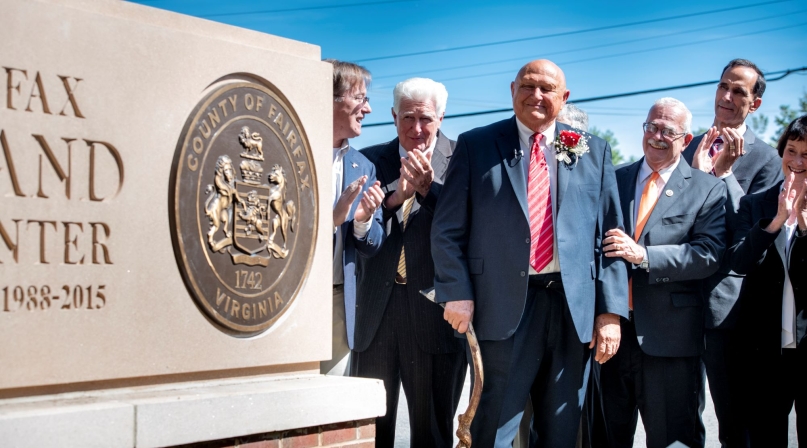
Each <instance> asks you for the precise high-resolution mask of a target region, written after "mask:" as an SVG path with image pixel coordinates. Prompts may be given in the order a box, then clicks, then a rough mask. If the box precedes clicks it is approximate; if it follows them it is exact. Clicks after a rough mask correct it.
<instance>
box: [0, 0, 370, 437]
mask: <svg viewBox="0 0 807 448" xmlns="http://www.w3.org/2000/svg"><path fill="white" fill-rule="evenodd" d="M0 10H2V11H3V14H2V15H1V16H0V42H2V45H1V46H0V76H2V77H3V78H4V79H3V82H2V83H0V87H2V88H1V89H0V362H2V365H3V368H2V374H1V375H0V445H3V446H5V445H6V444H5V443H3V440H4V438H5V441H6V442H8V441H9V440H13V441H15V443H14V444H13V446H17V445H19V444H20V443H22V442H21V441H25V440H27V441H29V442H30V441H31V440H34V439H30V437H33V436H32V435H30V434H29V435H28V436H27V437H29V438H25V437H22V436H20V433H19V431H18V430H17V429H15V428H25V424H26V423H24V422H26V421H27V422H29V423H30V422H31V421H32V420H30V418H34V417H31V415H34V416H36V415H38V414H37V412H43V413H45V414H47V415H50V417H49V418H50V419H49V420H48V421H49V422H53V421H59V420H58V418H57V419H56V420H53V418H54V417H53V416H54V415H61V416H63V417H64V418H68V419H69V418H77V417H75V416H76V415H83V417H80V418H79V420H81V421H82V422H83V423H84V424H89V425H90V426H91V427H93V424H94V423H97V422H98V421H96V420H93V417H90V415H94V414H92V412H94V411H97V406H101V407H102V408H104V409H107V408H109V409H114V410H118V411H121V412H122V414H120V415H118V414H115V413H114V412H113V411H111V410H110V411H109V412H106V414H105V415H106V416H107V417H108V418H112V417H109V416H111V415H118V417H115V418H117V420H115V421H117V422H118V423H120V421H123V422H124V424H123V426H122V427H121V428H122V429H121V428H118V427H117V426H114V425H112V426H110V425H111V423H109V421H107V420H103V419H102V420H103V421H104V422H105V425H100V424H98V425H96V426H98V427H105V428H110V427H114V428H118V429H120V431H122V432H123V433H126V432H127V431H129V429H131V428H129V426H128V425H129V421H130V420H131V426H132V428H136V430H134V431H132V432H129V433H128V435H127V434H124V436H120V434H118V432H114V431H113V432H114V434H115V436H114V437H123V439H121V440H123V442H121V443H117V442H116V443H112V442H110V441H111V440H113V439H114V437H113V439H103V440H105V441H106V442H109V443H111V445H107V444H106V443H99V445H101V446H112V445H121V446H126V445H132V446H134V445H138V446H158V445H170V444H179V443H191V442H196V441H201V440H210V439H211V438H226V437H235V436H245V435H249V434H256V433H261V432H269V431H279V430H285V429H293V428H303V427H308V426H314V425H321V424H329V423H335V422H340V421H346V420H360V419H366V418H372V417H375V416H376V415H377V414H378V412H377V411H378V409H382V411H381V412H383V395H384V393H383V386H380V383H378V382H366V381H365V382H363V381H362V380H358V379H346V378H345V379H325V378H323V377H321V376H319V375H318V369H319V361H321V360H325V359H329V358H330V356H331V353H330V350H331V343H330V337H331V297H330V296H331V283H332V282H331V274H330V273H331V271H332V269H331V263H332V249H331V244H332V234H331V229H332V225H331V222H330V221H331V213H329V212H326V213H323V212H322V211H328V210H330V207H331V204H330V198H331V192H330V191H329V188H330V187H329V185H330V182H329V179H328V177H329V174H330V164H331V159H330V158H331V153H330V149H328V148H330V147H331V146H330V145H331V141H330V140H331V123H332V121H331V110H332V105H331V101H332V98H331V96H332V93H331V77H332V75H331V66H330V64H327V63H323V62H322V61H321V60H320V50H319V47H317V46H314V45H310V44H305V43H301V42H296V41H291V40H288V39H283V38H279V37H275V36H270V35H266V34H261V33H256V32H252V31H247V30H243V29H238V28H234V27H230V26H225V25H221V24H216V23H212V22H208V21H204V20H199V19H194V18H190V17H185V16H181V15H178V14H173V13H168V12H164V11H158V10H156V9H152V8H148V7H143V6H139V5H133V4H129V3H125V2H117V1H105V0H0ZM323 176H324V177H323ZM301 378H307V381H308V382H307V383H306V382H303V383H300V381H301ZM222 381H224V382H225V383H226V387H227V388H228V389H227V391H225V392H220V393H219V392H216V393H215V394H214V395H216V396H217V397H219V398H221V399H222V400H223V401H221V403H220V405H221V409H219V407H217V406H219V405H218V404H216V403H218V402H217V401H216V400H213V401H206V402H205V403H206V404H205V406H208V407H207V408H206V407H205V406H195V407H194V406H192V404H193V403H194V401H193V400H192V399H190V398H188V395H187V394H190V395H191V396H195V397H198V396H199V393H198V391H199V388H205V390H207V391H210V390H211V389H210V388H214V389H215V388H216V387H223V386H222V384H224V383H222ZM266 381H270V382H272V385H271V387H270V386H265V384H264V382H266ZM284 381H287V383H283V382H284ZM211 382H213V383H211ZM282 384H287V385H288V384H294V385H295V386H293V387H292V389H294V390H299V391H303V392H300V394H302V395H298V398H299V397H303V398H300V401H299V403H296V402H295V401H294V400H295V398H294V395H293V394H292V396H284V398H283V400H285V402H283V403H275V402H274V400H276V399H278V398H279V396H277V395H272V394H274V393H275V392H272V391H276V390H280V389H284V387H283V386H280V385H282ZM264 386H265V387H264ZM290 387H291V386H290ZM312 387H313V388H314V389H316V391H317V392H316V393H314V392H311V390H313V389H311V388H312ZM239 388H240V389H239ZM278 388H279V389H278ZM307 388H308V389H307ZM177 390H185V391H186V392H177ZM250 390H251V391H252V392H255V394H254V395H252V392H250ZM285 390H286V391H287V392H288V389H287V388H286V389H285ZM340 390H341V392H339V391H340ZM156 391H159V392H156ZM187 391H190V392H187ZM256 391H262V392H256ZM339 393H343V394H346V397H345V398H334V400H335V401H338V402H341V407H339V406H336V407H334V411H339V410H344V409H354V410H356V412H355V413H354V414H355V415H353V414H351V415H347V416H346V417H347V418H346V419H343V420H339V419H338V418H337V417H335V415H336V414H337V413H338V412H332V413H328V412H325V413H321V415H320V416H319V417H316V418H313V417H312V419H310V421H306V420H305V419H299V418H298V419H296V420H295V419H291V420H289V419H288V418H287V419H285V420H284V419H279V420H275V421H272V422H265V423H254V422H253V423H250V424H245V425H242V428H236V426H238V425H236V424H235V423H234V424H233V425H227V424H225V425H223V426H222V427H221V428H219V429H215V430H212V429H209V428H207V429H206V430H201V429H202V428H206V427H205V424H204V422H205V419H206V418H207V419H211V418H212V417H211V415H212V414H211V413H213V414H215V413H216V412H219V414H218V417H219V420H215V419H213V420H211V422H212V421H217V422H221V421H227V420H226V419H227V417H226V415H227V411H225V410H224V409H225V408H227V407H228V406H229V407H232V402H229V404H228V405H225V402H227V400H228V399H231V398H232V397H234V396H237V397H241V398H244V397H250V398H249V399H250V400H253V399H254V400H257V402H260V403H263V404H262V405H261V406H263V407H262V408H261V409H264V411H265V412H266V413H268V414H265V415H264V416H265V417H266V418H270V420H271V417H267V416H270V415H275V414H272V413H273V412H274V413H276V414H277V415H284V414H283V412H282V409H283V408H289V407H294V406H296V405H299V406H308V405H309V404H306V403H309V401H311V400H310V398H311V397H314V396H318V397H319V405H322V403H328V402H329V401H331V399H332V398H329V397H341V395H339ZM65 394H67V395H65ZM71 394H72V395H71ZM76 394H78V395H76ZM154 394H157V395H159V396H161V397H163V398H164V399H165V400H166V401H170V400H172V399H174V398H176V399H180V398H181V400H180V401H182V400H185V401H187V402H188V406H189V407H188V408H187V409H185V411H182V410H181V409H176V408H173V410H172V411H171V412H168V411H165V415H173V416H174V417H175V418H177V422H176V425H177V426H176V428H177V429H176V431H174V432H173V433H172V434H168V435H165V434H161V435H155V434H157V433H155V432H149V431H150V430H149V429H148V427H149V426H148V425H149V422H150V421H151V420H149V418H154V419H155V420H154V421H153V423H154V424H155V425H156V424H157V423H158V422H159V420H160V418H157V416H160V415H163V414H161V413H163V412H164V410H165V409H167V408H165V407H162V408H161V407H160V406H161V405H160V403H162V402H161V401H160V400H159V399H156V402H155V401H154V400H155V398H154ZM172 394H174V395H172ZM306 394H308V395H306ZM334 394H336V395H334ZM347 395H353V396H354V397H363V398H364V399H365V400H369V401H365V402H364V403H363V404H362V405H361V406H359V405H356V406H352V405H351V404H350V403H349V402H350V398H348V397H347ZM110 397H112V398H110ZM144 397H148V400H151V401H148V403H149V406H146V405H145V404H144V403H145V402H143V401H142V400H145V399H146V398H144ZM171 397H173V398H171ZM177 397H179V398H177ZM261 397H262V398H261ZM305 397H308V398H305ZM379 397H381V398H379ZM71 400H79V401H80V402H81V403H82V404H81V405H79V404H77V403H76V402H75V401H71ZM306 400H309V401H306ZM379 400H380V406H379ZM316 401H317V400H314V401H311V403H314V402H316ZM59 403H70V406H72V408H70V409H73V411H75V410H76V409H78V410H79V411H76V412H73V411H71V410H70V409H67V408H65V407H64V406H61V405H60V404H59ZM87 403H92V406H96V407H93V408H92V409H89V408H87V409H85V408H82V407H81V406H84V405H86V404H87ZM111 403H114V405H113V404H111ZM368 403H369V404H368ZM175 404H176V403H174V404H172V406H173V405H175ZM197 404H198V403H197ZM259 407H260V406H259ZM236 408H237V406H236ZM82 409H83V410H82ZM149 409H151V410H154V412H155V413H154V414H152V415H151V417H149V415H150V414H149V413H148V412H149V411H148V410H149ZM202 409H206V410H204V411H202ZM360 409H364V410H363V411H361V412H359V411H358V410H360ZM91 411H92V412H91ZM26 412H28V414H26ZM31 412H33V413H34V414H31ZM183 412H187V414H186V415H187V416H189V417H190V416H192V415H193V416H194V418H201V419H202V420H201V421H199V420H197V422H196V423H197V424H201V426H196V430H195V431H194V430H193V429H192V428H186V430H185V431H184V432H183V430H182V428H181V426H182V422H183V421H184V420H183V419H182V418H179V416H181V415H183ZM232 412H236V411H232ZM196 414H198V415H196ZM315 414H316V413H309V415H312V416H313V415H315ZM348 414H349V412H348ZM43 415H44V414H43ZM165 415H163V417H161V418H168V419H169V421H170V417H166V416H165ZM26 416H27V417H26ZM121 416H122V417H121ZM107 417H105V418H107ZM242 417H243V416H242ZM343 417H344V415H343ZM222 418H223V420H222ZM26 419H28V420H26ZM234 421H235V420H234ZM160 423H162V424H165V423H166V420H164V419H163V420H162V421H161V422H160ZM56 426H58V425H56ZM212 427H215V425H212V423H211V426H210V428H212ZM57 429H58V428H56V429H54V430H53V431H56V432H53V434H51V435H53V436H54V437H55V435H58V434H60V433H59V432H58V431H57ZM208 429H209V431H208ZM116 431H117V429H116ZM155 431H156V430H155ZM205 431H208V432H205ZM202 433H204V434H202ZM42 434H44V435H43V436H42V437H46V436H47V435H48V434H49V433H48V432H47V431H44V432H42V433H41V434H39V435H42ZM97 434H98V433H96V435H97ZM132 434H134V435H132ZM21 437H22V438H21ZM110 437H112V436H110ZM127 437H128V438H127ZM132 437H134V438H133V439H132ZM36 440H39V439H36ZM42 440H44V441H45V442H44V443H45V444H46V445H47V444H48V443H47V440H51V439H42ZM77 440H78V439H77ZM114 440H118V439H114ZM81 441H82V442H86V441H87V440H86V439H81ZM118 441H120V440H118ZM68 442H69V438H68ZM32 443H33V442H32ZM60 443H61V442H60ZM22 445H24V443H23V444H22ZM22 445H21V446H22ZM69 445H70V443H67V445H61V446H69ZM89 445H92V443H89ZM77 446H86V444H85V443H77Z"/></svg>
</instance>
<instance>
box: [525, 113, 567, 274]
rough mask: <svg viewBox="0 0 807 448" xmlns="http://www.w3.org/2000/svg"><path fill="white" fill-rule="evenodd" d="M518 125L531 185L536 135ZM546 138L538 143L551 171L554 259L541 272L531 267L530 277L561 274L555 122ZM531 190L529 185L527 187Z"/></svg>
mask: <svg viewBox="0 0 807 448" xmlns="http://www.w3.org/2000/svg"><path fill="white" fill-rule="evenodd" d="M516 125H517V126H518V144H519V147H520V149H521V166H522V169H523V170H524V179H525V180H526V181H527V184H529V180H530V151H531V150H532V143H533V138H532V134H535V132H534V131H532V130H531V129H530V128H528V127H527V126H526V125H524V123H522V122H521V121H519V119H518V118H516ZM541 134H542V135H543V136H544V138H542V139H541V141H540V142H539V143H538V145H539V146H540V147H541V150H542V151H543V152H544V157H545V158H546V167H547V170H548V171H549V195H550V197H551V198H552V230H553V231H552V237H553V239H554V241H553V243H552V259H551V260H550V261H549V264H547V265H546V267H545V268H543V269H541V272H535V269H533V268H532V266H530V275H534V274H550V273H553V272H560V261H559V258H558V226H557V222H558V160H557V157H555V146H554V145H553V143H554V141H555V122H554V121H553V122H552V124H551V125H550V126H549V127H548V128H547V129H546V130H544V132H542V133H541ZM527 189H528V190H529V185H527Z"/></svg>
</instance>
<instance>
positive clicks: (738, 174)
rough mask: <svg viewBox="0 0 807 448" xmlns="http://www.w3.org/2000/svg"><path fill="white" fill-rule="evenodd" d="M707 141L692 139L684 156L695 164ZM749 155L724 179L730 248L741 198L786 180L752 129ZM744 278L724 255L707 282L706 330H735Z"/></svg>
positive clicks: (747, 142)
mask: <svg viewBox="0 0 807 448" xmlns="http://www.w3.org/2000/svg"><path fill="white" fill-rule="evenodd" d="M702 139H703V135H699V136H697V137H695V138H694V139H692V141H691V142H690V143H689V146H687V147H686V149H685V150H684V152H683V157H684V159H685V160H686V161H687V163H689V164H690V165H692V158H693V157H694V155H695V150H696V149H698V145H699V144H700V142H701V140H702ZM743 140H744V142H745V143H744V146H745V155H743V156H742V157H740V158H739V159H737V160H736V161H735V162H734V165H733V166H732V167H731V171H732V175H731V176H728V177H727V178H725V179H723V181H724V182H725V184H726V188H727V195H728V199H727V201H726V246H730V245H731V242H732V240H733V238H734V232H735V229H736V228H737V225H738V223H737V213H738V211H739V209H740V198H742V197H743V196H745V195H746V194H753V193H758V192H760V191H765V190H767V189H768V188H770V187H772V186H774V185H776V184H777V183H778V182H779V181H781V180H782V159H781V158H780V157H779V154H778V153H777V152H776V150H775V149H773V148H772V147H771V146H770V145H768V144H767V143H765V142H764V141H762V140H761V139H759V138H757V136H756V134H754V132H753V131H752V130H751V128H750V127H748V128H746V131H745V134H743ZM742 283H743V276H742V275H740V274H737V273H736V272H734V271H732V270H731V266H730V262H729V259H728V255H727V254H726V255H724V257H723V261H722V263H721V265H720V269H719V270H718V271H717V272H716V273H715V274H714V275H712V276H711V277H709V278H708V279H706V280H705V281H704V290H705V293H706V294H707V295H708V298H709V301H708V304H707V306H706V310H705V313H704V318H705V322H704V323H705V325H706V328H709V329H712V328H719V329H728V328H734V326H735V325H736V323H737V318H738V307H735V306H734V305H735V304H736V303H737V299H738V297H739V295H740V287H741V286H742Z"/></svg>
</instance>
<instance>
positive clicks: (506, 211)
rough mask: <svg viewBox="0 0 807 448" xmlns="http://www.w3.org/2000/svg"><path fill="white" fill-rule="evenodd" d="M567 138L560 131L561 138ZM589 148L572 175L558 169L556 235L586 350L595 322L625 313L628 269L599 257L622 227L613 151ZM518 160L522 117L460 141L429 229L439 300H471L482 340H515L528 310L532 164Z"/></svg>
mask: <svg viewBox="0 0 807 448" xmlns="http://www.w3.org/2000/svg"><path fill="white" fill-rule="evenodd" d="M569 129H571V128H570V127H569V126H567V125H565V124H563V123H557V126H556V133H559V132H560V131H562V130H569ZM588 146H589V148H590V152H589V153H587V154H585V155H583V156H582V157H581V158H580V160H579V162H578V164H577V165H576V166H574V167H573V168H572V169H566V168H565V167H563V166H562V165H561V164H559V166H558V179H557V182H558V188H557V202H558V204H557V216H556V220H555V226H554V229H555V230H554V231H555V234H556V237H557V238H556V239H557V243H558V257H559V259H560V269H561V276H562V279H563V286H564V289H565V294H566V301H567V303H568V305H569V310H570V311H571V316H572V319H573V320H574V325H575V329H576V330H577V334H578V336H579V338H580V341H581V342H589V341H591V335H592V330H593V325H594V316H595V315H597V314H602V313H615V314H619V315H622V316H627V314H628V313H627V312H628V307H627V304H628V303H627V302H628V300H627V296H628V292H627V281H626V280H627V274H626V270H625V263H624V262H623V261H622V260H621V259H615V258H606V257H604V256H603V254H602V240H603V238H604V234H605V232H606V231H608V230H609V229H612V228H615V227H619V226H621V225H622V214H621V211H620V207H619V197H618V193H617V187H616V178H615V177H614V168H613V166H612V165H611V148H610V146H609V145H608V143H606V142H605V141H604V140H602V139H600V138H597V137H594V136H591V138H590V140H589V142H588ZM519 153H520V146H519V140H518V129H517V126H516V119H515V117H512V118H510V119H507V120H503V121H500V122H497V123H493V124H491V125H488V126H485V127H481V128H477V129H473V130H471V131H468V132H465V133H463V134H461V135H460V136H459V138H458V139H457V147H456V149H455V151H454V155H453V156H452V158H451V162H450V163H449V166H448V172H447V173H446V181H445V184H444V185H443V190H442V192H441V194H440V198H439V199H438V200H437V208H436V211H435V216H434V221H433V223H432V255H433V257H434V264H435V282H434V283H435V297H436V300H437V301H438V302H449V301H457V300H473V301H474V321H473V324H474V328H475V329H476V333H477V337H478V338H479V339H481V340H503V339H506V338H508V337H510V336H512V335H513V334H514V333H515V331H516V328H517V327H518V324H519V322H520V321H521V315H522V313H523V310H524V305H525V303H526V297H527V289H528V282H529V276H528V273H529V250H530V227H529V219H528V213H529V212H528V208H527V179H526V176H525V173H524V169H523V167H522V166H521V163H527V162H528V159H527V160H524V156H522V155H520V154H519ZM526 157H529V156H526Z"/></svg>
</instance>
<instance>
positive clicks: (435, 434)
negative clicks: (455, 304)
mask: <svg viewBox="0 0 807 448" xmlns="http://www.w3.org/2000/svg"><path fill="white" fill-rule="evenodd" d="M406 287H407V286H406V285H397V284H396V285H395V286H394V287H393V290H392V296H391V297H390V301H389V303H387V309H386V310H385V311H384V317H383V318H382V319H381V325H380V326H379V328H378V332H377V333H376V335H375V338H374V339H373V342H371V343H370V346H369V347H368V348H367V350H365V351H363V352H353V357H352V360H351V367H352V368H353V375H354V376H359V377H363V378H375V379H380V380H383V381H384V387H385V388H386V389H387V413H386V415H384V416H383V417H379V418H378V419H376V445H375V446H376V447H377V448H387V447H389V448H392V447H393V446H394V444H395V421H396V416H397V415H396V414H397V410H398V395H399V391H400V389H401V385H402V384H403V389H404V393H405V394H406V402H407V404H408V406H409V424H410V433H411V440H410V446H411V447H412V448H420V447H424V448H429V447H439V448H443V447H445V448H449V447H451V446H453V436H454V414H455V413H456V410H457V405H458V404H459V399H460V395H461V394H462V386H463V383H464V381H465V372H466V370H467V364H466V362H465V354H464V353H463V352H457V353H445V354H437V355H435V354H430V353H426V352H424V351H423V350H421V349H420V347H418V344H417V340H416V339H415V332H416V331H417V322H412V320H411V319H410V317H409V307H408V306H407V302H406V301H407V300H408V298H407V296H406ZM421 300H426V299H421ZM446 325H448V323H446Z"/></svg>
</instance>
